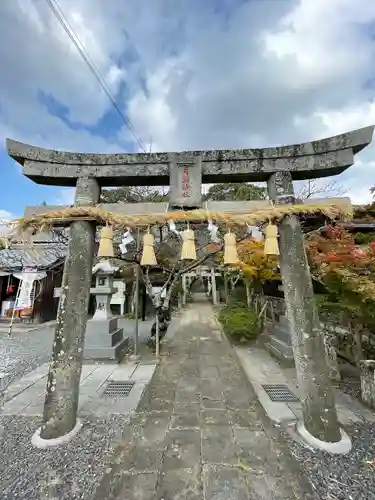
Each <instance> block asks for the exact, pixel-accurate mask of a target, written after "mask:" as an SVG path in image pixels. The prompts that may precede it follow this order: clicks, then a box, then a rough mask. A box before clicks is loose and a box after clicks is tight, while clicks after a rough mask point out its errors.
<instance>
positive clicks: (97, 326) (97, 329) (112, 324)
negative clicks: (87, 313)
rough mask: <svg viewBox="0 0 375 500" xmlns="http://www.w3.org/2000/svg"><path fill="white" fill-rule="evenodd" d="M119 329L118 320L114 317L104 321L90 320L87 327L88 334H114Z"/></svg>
mask: <svg viewBox="0 0 375 500" xmlns="http://www.w3.org/2000/svg"><path fill="white" fill-rule="evenodd" d="M117 328H118V318H117V317H113V318H110V319H104V320H95V319H89V320H88V322H87V327H86V334H88V333H101V334H102V335H103V334H105V333H112V332H113V331H115V330H117Z"/></svg>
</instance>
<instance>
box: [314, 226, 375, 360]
mask: <svg viewBox="0 0 375 500" xmlns="http://www.w3.org/2000/svg"><path fill="white" fill-rule="evenodd" d="M307 251H308V255H309V259H310V265H311V269H312V272H313V275H314V276H315V277H316V278H317V279H318V280H320V281H321V282H322V283H323V284H324V286H325V288H326V291H327V294H326V296H325V297H324V300H322V301H321V304H320V305H321V307H322V309H323V310H324V311H328V312H335V313H337V314H339V315H340V318H341V320H342V321H345V322H346V323H347V325H348V326H349V328H350V329H351V331H352V332H353V337H354V339H355V351H354V352H355V356H356V360H357V361H359V360H360V359H363V349H362V338H361V331H362V330H363V326H367V327H373V326H374V325H375V242H370V244H368V245H363V246H361V247H359V246H358V245H356V242H355V237H354V236H353V235H352V234H351V233H349V232H348V231H346V230H345V229H343V228H342V227H340V226H337V227H330V226H327V227H326V228H325V230H324V231H323V233H322V234H315V235H314V236H312V237H310V238H309V239H308V240H307Z"/></svg>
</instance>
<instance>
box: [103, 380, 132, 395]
mask: <svg viewBox="0 0 375 500" xmlns="http://www.w3.org/2000/svg"><path fill="white" fill-rule="evenodd" d="M134 384H135V382H125V381H120V382H116V381H114V380H111V381H110V382H108V383H107V385H106V387H105V389H104V391H103V392H102V394H101V395H102V397H105V396H107V397H118V398H125V397H126V396H129V394H130V391H131V390H132V388H133V386H134Z"/></svg>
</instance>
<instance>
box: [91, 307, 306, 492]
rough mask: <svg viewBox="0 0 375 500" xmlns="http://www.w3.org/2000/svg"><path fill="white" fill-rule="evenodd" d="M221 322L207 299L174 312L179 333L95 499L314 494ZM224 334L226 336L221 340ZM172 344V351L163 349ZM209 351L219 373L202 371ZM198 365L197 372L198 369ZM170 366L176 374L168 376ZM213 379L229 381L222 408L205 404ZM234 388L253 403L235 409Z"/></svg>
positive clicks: (224, 384) (174, 325)
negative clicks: (204, 351) (184, 398)
mask: <svg viewBox="0 0 375 500" xmlns="http://www.w3.org/2000/svg"><path fill="white" fill-rule="evenodd" d="M214 323H215V322H214V318H213V311H212V308H211V307H210V306H209V305H208V304H200V305H199V306H197V305H196V304H195V306H194V308H188V309H187V310H185V311H183V312H182V317H175V318H174V319H173V321H172V325H171V331H173V335H172V334H170V333H169V334H168V335H167V336H166V338H165V340H166V343H167V345H165V351H164V347H163V348H162V351H161V361H160V364H159V365H158V366H157V368H156V371H155V374H154V377H153V378H152V381H151V384H150V386H149V388H148V390H147V392H146V394H145V395H144V396H143V398H142V399H143V401H142V403H141V405H140V406H139V407H138V409H137V413H136V414H135V415H134V416H133V418H132V421H131V422H130V423H129V424H128V425H127V426H126V427H125V429H124V433H123V440H122V442H121V443H119V444H118V447H117V451H116V452H115V454H114V456H113V457H112V459H111V461H110V463H109V467H110V473H109V474H108V475H106V476H105V477H104V478H103V480H102V483H101V485H100V487H99V488H98V490H97V492H96V496H95V498H96V500H102V499H103V498H106V499H108V500H120V499H121V500H122V499H123V498H129V499H132V498H134V499H138V498H139V499H143V498H145V499H149V498H152V499H153V500H155V499H158V500H162V499H164V500H167V499H168V500H169V499H171V500H172V499H184V500H185V499H186V500H208V499H210V500H214V499H215V500H219V499H220V500H221V499H222V500H231V499H233V500H240V499H242V498H243V499H244V500H245V499H246V500H247V499H256V500H270V499H272V498H277V499H278V498H285V499H289V498H304V499H305V498H306V499H315V496H314V494H313V492H312V491H311V488H310V486H309V485H308V484H307V483H306V482H305V481H304V480H303V477H301V473H300V469H299V466H298V464H297V463H294V462H293V459H292V457H291V456H290V455H289V453H288V451H287V449H286V448H285V446H284V444H283V443H282V441H281V439H280V436H279V435H278V434H277V436H278V437H275V436H276V435H275V433H272V429H271V424H270V423H269V422H268V421H266V420H265V419H264V416H263V412H262V410H261V408H260V407H259V404H258V403H257V401H256V398H255V394H254V392H253V390H252V388H251V386H250V385H249V383H248V381H247V379H246V377H245V375H244V373H243V372H242V371H241V370H240V368H239V366H238V364H237V363H238V362H237V359H236V358H235V357H234V356H233V354H232V351H231V347H230V345H229V343H228V342H227V341H226V339H225V338H224V336H223V334H222V333H221V332H220V331H219V332H218V331H217V326H216V325H215V330H214V328H213V324H214ZM218 336H220V337H221V339H222V341H221V342H217V338H218ZM201 338H202V339H205V340H201ZM201 343H205V345H206V347H208V345H209V344H210V343H211V347H212V349H211V355H200V351H201V346H200V344H201ZM187 345H188V346H189V348H188V349H189V352H187V348H186V346H187ZM171 347H173V356H163V351H164V352H170V350H171ZM212 353H214V354H212ZM207 356H208V358H207ZM205 358H207V359H209V363H210V365H209V366H211V367H212V368H216V370H217V377H216V379H215V380H212V379H207V378H204V377H202V373H201V370H202V367H203V366H204V363H203V361H204V359H205ZM197 364H198V368H197ZM197 369H198V372H197V374H196V375H194V376H192V375H191V370H194V371H196V370H197ZM229 371H231V372H232V373H233V375H234V376H233V378H234V380H233V381H230V380H227V378H225V381H224V378H223V375H222V373H224V374H225V375H224V377H227V375H228V372H229ZM170 374H173V380H170V379H169V378H168V376H169V375H170ZM175 379H177V381H176V380H175ZM210 382H212V383H213V384H216V383H217V382H218V383H219V385H221V386H222V388H223V390H222V391H221V392H220V395H218V398H220V399H219V403H220V404H221V406H222V409H206V408H205V403H206V401H210V400H209V399H205V398H204V397H203V396H202V393H201V389H203V390H206V389H208V388H209V384H210ZM236 387H237V388H238V393H236V392H235V388H236ZM163 388H164V395H163ZM177 388H179V389H181V390H183V391H184V393H185V394H186V393H188V394H191V395H192V394H193V395H195V394H196V393H197V395H198V398H197V400H196V401H194V402H176V400H175V398H176V397H177V395H178V394H179V392H178V390H177ZM229 392H233V393H234V398H235V399H236V398H238V397H239V396H240V394H242V404H243V405H244V406H245V405H246V401H247V406H246V408H245V409H243V410H239V409H237V407H235V408H234V409H230V408H229V407H228V406H227V405H226V402H225V400H226V397H227V396H226V394H228V393H229ZM154 396H157V397H158V398H159V399H160V400H161V401H163V400H164V401H165V402H166V403H168V404H169V403H170V402H171V399H173V400H174V405H173V413H171V412H159V411H158V410H155V409H154V406H153V401H154V399H153V398H154ZM207 397H209V396H207ZM211 402H212V403H216V404H218V402H215V401H211ZM231 402H232V404H233V403H234V401H233V400H232V401H231ZM153 431H154V432H153ZM148 476H149V479H148V480H146V477H148ZM284 478H285V479H284ZM268 485H270V486H268ZM152 487H153V488H154V489H153V494H152V496H150V489H151V488H152ZM301 491H303V495H302V494H301ZM142 495H143V496H142ZM283 495H284V496H283Z"/></svg>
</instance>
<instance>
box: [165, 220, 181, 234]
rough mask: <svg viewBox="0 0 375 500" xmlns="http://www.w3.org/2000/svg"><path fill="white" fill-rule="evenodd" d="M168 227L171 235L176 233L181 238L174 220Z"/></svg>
mask: <svg viewBox="0 0 375 500" xmlns="http://www.w3.org/2000/svg"><path fill="white" fill-rule="evenodd" d="M168 227H169V230H170V231H171V233H174V234H175V235H176V236H178V237H180V231H178V230H177V228H176V223H175V221H174V220H170V221H168Z"/></svg>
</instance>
